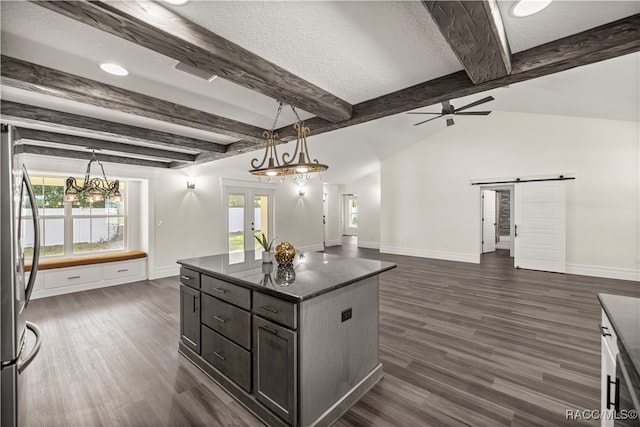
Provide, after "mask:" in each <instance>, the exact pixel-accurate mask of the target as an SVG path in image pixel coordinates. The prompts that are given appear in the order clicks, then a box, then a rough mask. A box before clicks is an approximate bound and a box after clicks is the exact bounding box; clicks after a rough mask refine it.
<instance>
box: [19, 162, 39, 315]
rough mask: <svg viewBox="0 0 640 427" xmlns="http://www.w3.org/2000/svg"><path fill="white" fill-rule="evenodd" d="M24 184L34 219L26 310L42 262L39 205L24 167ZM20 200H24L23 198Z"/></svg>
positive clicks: (25, 302)
mask: <svg viewBox="0 0 640 427" xmlns="http://www.w3.org/2000/svg"><path fill="white" fill-rule="evenodd" d="M22 183H23V184H24V186H25V187H26V189H27V193H29V199H30V203H31V212H32V215H31V217H32V219H33V255H32V259H31V273H30V274H29V281H28V282H27V287H26V288H25V299H24V308H27V305H29V300H30V299H31V292H32V291H33V286H34V284H35V281H36V274H37V273H38V262H39V261H40V217H39V216H38V203H37V202H36V197H35V195H34V193H33V187H32V186H31V180H30V179H29V173H28V172H27V168H26V167H25V166H24V165H23V166H22ZM20 200H22V197H21V198H20ZM20 222H22V221H20Z"/></svg>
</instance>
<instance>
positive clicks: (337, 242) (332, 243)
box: [324, 239, 342, 246]
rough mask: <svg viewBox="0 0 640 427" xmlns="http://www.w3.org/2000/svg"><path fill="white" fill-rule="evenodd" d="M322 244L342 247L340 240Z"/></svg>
mask: <svg viewBox="0 0 640 427" xmlns="http://www.w3.org/2000/svg"><path fill="white" fill-rule="evenodd" d="M324 244H325V246H341V245H342V240H340V239H336V240H328V241H326V242H325V243H324Z"/></svg>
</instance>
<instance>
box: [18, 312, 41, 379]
mask: <svg viewBox="0 0 640 427" xmlns="http://www.w3.org/2000/svg"><path fill="white" fill-rule="evenodd" d="M25 323H26V326H27V329H31V332H33V333H34V335H35V336H36V343H35V344H34V345H33V348H32V349H31V353H29V354H28V355H27V356H26V357H25V358H24V359H23V358H22V357H21V358H20V359H18V373H19V374H20V373H22V371H24V370H25V369H26V368H27V366H29V364H30V363H31V362H33V359H35V357H36V355H37V354H38V352H39V351H40V345H41V344H42V331H41V330H40V328H39V327H37V326H36V325H34V324H33V323H31V322H25Z"/></svg>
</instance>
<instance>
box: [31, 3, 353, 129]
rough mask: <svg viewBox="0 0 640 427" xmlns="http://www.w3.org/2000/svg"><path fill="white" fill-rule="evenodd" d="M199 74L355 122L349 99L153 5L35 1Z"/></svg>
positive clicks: (327, 116) (333, 119)
mask: <svg viewBox="0 0 640 427" xmlns="http://www.w3.org/2000/svg"><path fill="white" fill-rule="evenodd" d="M34 3H35V4H37V5H39V6H42V7H45V8H47V9H49V10H52V11H54V12H58V13H60V14H62V15H64V16H67V17H69V18H71V19H74V20H76V21H80V22H83V23H85V24H87V25H90V26H92V27H94V28H97V29H99V30H102V31H106V32H108V33H110V34H113V35H115V36H117V37H120V38H123V39H125V40H128V41H130V42H133V43H136V44H138V45H140V46H143V47H145V48H147V49H150V50H153V51H155V52H158V53H160V54H163V55H166V56H168V57H170V58H173V59H176V60H178V61H180V62H183V63H185V64H187V65H189V66H192V67H195V68H197V69H199V70H203V71H207V72H210V73H212V74H216V75H218V76H220V77H222V78H224V79H227V80H230V81H232V82H234V83H237V84H239V85H241V86H244V87H246V88H249V89H252V90H255V91H257V92H260V93H262V94H264V95H267V96H269V97H271V98H274V99H277V100H282V101H284V102H286V103H288V104H291V105H295V106H296V107H299V108H301V109H303V110H305V111H308V112H310V113H313V114H315V115H317V116H318V117H322V118H324V119H325V120H328V121H331V122H337V121H342V120H347V119H349V118H351V111H352V107H351V105H350V104H349V103H347V102H346V101H344V100H342V99H340V98H338V97H337V96H335V95H332V94H331V93H329V92H327V91H325V90H323V89H321V88H319V87H318V86H316V85H314V84H313V83H310V82H308V81H306V80H303V79H302V78H300V77H298V76H296V75H294V74H292V73H290V72H289V71H287V70H285V69H283V68H281V67H279V66H277V65H275V64H273V63H271V62H269V61H267V60H265V59H263V58H261V57H259V56H257V55H255V54H253V53H251V52H249V51H248V50H246V49H243V48H242V47H240V46H238V45H236V44H234V43H232V42H230V41H228V40H226V39H224V38H222V37H220V36H218V35H216V34H214V33H212V32H210V31H208V30H206V29H205V28H203V27H200V26H199V25H196V24H194V23H193V22H190V21H188V20H186V19H184V18H183V17H181V16H180V15H178V14H176V13H174V12H173V11H171V10H169V9H167V8H165V7H163V6H162V5H160V4H158V3H155V2H149V1H132V0H130V1H119V2H116V1H108V2H107V1H91V2H88V1H36V2H34Z"/></svg>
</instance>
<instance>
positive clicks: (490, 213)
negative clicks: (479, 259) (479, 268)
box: [482, 190, 496, 254]
mask: <svg viewBox="0 0 640 427" xmlns="http://www.w3.org/2000/svg"><path fill="white" fill-rule="evenodd" d="M495 251H496V192H495V191H493V190H482V253H483V254H484V253H487V252H495Z"/></svg>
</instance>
